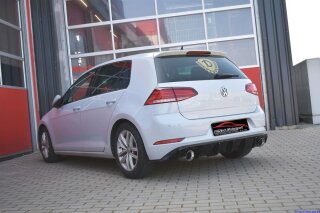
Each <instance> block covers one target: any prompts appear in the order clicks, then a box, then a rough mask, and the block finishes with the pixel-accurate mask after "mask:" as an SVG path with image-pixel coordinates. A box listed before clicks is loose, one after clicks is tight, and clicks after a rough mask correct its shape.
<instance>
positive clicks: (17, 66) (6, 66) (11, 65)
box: [0, 57, 24, 87]
mask: <svg viewBox="0 0 320 213" xmlns="http://www.w3.org/2000/svg"><path fill="white" fill-rule="evenodd" d="M0 62H1V69H0V70H1V76H2V84H3V85H8V86H16V87H23V86H24V80H23V66H22V61H18V60H14V59H10V58H7V57H1V58H0Z"/></svg>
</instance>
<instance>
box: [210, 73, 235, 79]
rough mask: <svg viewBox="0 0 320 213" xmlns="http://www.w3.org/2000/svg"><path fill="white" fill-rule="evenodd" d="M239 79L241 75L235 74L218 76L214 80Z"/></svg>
mask: <svg viewBox="0 0 320 213" xmlns="http://www.w3.org/2000/svg"><path fill="white" fill-rule="evenodd" d="M235 77H239V75H234V74H216V75H215V76H214V79H227V78H235Z"/></svg>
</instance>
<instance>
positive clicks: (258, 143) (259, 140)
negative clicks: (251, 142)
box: [256, 138, 267, 147]
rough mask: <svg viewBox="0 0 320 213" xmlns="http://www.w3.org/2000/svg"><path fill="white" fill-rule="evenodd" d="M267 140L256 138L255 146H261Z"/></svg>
mask: <svg viewBox="0 0 320 213" xmlns="http://www.w3.org/2000/svg"><path fill="white" fill-rule="evenodd" d="M266 142H267V140H266V139H265V138H259V139H258V140H257V143H256V144H257V146H258V147H261V146H263V145H264V144H265V143H266Z"/></svg>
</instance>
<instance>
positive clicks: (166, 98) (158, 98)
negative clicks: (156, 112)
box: [144, 87, 198, 105]
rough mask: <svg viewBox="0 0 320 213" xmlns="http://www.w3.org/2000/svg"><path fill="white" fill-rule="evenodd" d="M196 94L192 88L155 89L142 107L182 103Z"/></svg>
mask: <svg viewBox="0 0 320 213" xmlns="http://www.w3.org/2000/svg"><path fill="white" fill-rule="evenodd" d="M197 94H198V92H197V91H196V90H195V89H193V88H188V87H183V88H156V89H155V90H153V92H152V93H151V95H150V96H149V98H148V99H147V101H146V103H145V104H144V105H153V104H163V103H170V102H178V101H183V100H186V99H188V98H192V97H193V96H196V95H197Z"/></svg>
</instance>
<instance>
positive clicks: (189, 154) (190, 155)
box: [186, 150, 194, 161]
mask: <svg viewBox="0 0 320 213" xmlns="http://www.w3.org/2000/svg"><path fill="white" fill-rule="evenodd" d="M193 159H194V151H193V150H188V151H187V154H186V160H187V161H192V160H193Z"/></svg>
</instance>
